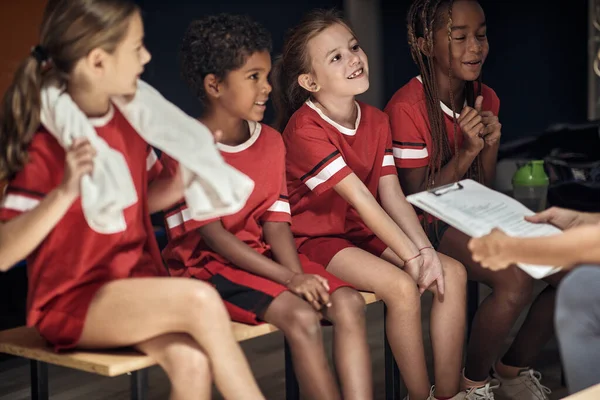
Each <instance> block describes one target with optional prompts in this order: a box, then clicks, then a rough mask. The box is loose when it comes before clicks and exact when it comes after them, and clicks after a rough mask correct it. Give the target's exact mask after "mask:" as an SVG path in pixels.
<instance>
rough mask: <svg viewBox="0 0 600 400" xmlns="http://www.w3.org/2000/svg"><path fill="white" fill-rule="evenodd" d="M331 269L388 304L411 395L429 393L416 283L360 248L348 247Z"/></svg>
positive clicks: (391, 334) (392, 338) (390, 332)
mask: <svg viewBox="0 0 600 400" xmlns="http://www.w3.org/2000/svg"><path fill="white" fill-rule="evenodd" d="M327 270H328V271H329V272H331V273H332V274H334V275H337V276H338V277H340V278H341V279H342V280H344V281H346V282H348V283H350V284H351V285H352V286H354V287H355V288H357V289H358V290H365V291H369V292H374V293H375V294H376V295H377V296H379V297H380V298H381V299H382V300H383V301H384V302H385V304H386V305H387V307H388V315H387V331H386V333H387V337H388V340H389V342H390V347H391V348H392V352H393V353H394V357H395V359H396V362H397V363H398V367H399V368H400V372H401V374H402V378H403V380H404V382H405V383H406V387H407V388H408V393H409V395H410V398H411V399H414V400H421V399H426V398H427V397H428V396H429V389H430V386H431V385H430V382H429V377H428V376H427V366H426V364H425V350H424V347H423V335H422V329H421V300H420V296H419V291H418V290H417V285H416V283H415V282H414V281H413V280H412V278H411V277H410V276H409V275H408V274H406V273H405V272H404V271H402V270H401V269H400V268H398V267H396V266H395V265H393V264H390V263H389V262H387V261H384V260H382V259H381V258H379V257H375V256H374V255H372V254H370V253H368V252H366V251H364V250H361V249H359V248H355V247H351V248H346V249H344V250H342V251H340V252H339V253H337V254H336V255H335V256H334V257H333V259H332V260H331V261H330V262H329V265H328V266H327Z"/></svg>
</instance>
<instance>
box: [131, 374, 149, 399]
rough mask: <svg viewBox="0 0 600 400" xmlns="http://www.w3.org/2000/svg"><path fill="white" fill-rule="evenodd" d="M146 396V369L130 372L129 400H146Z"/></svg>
mask: <svg viewBox="0 0 600 400" xmlns="http://www.w3.org/2000/svg"><path fill="white" fill-rule="evenodd" d="M147 397H148V369H141V370H139V371H133V372H132V373H131V400H146V398H147Z"/></svg>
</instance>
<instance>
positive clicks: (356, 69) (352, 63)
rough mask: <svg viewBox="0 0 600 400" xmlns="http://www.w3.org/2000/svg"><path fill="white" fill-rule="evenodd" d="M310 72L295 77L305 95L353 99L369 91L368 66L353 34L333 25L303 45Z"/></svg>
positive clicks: (337, 25) (341, 26)
mask: <svg viewBox="0 0 600 400" xmlns="http://www.w3.org/2000/svg"><path fill="white" fill-rule="evenodd" d="M307 46H308V47H307V50H308V56H309V58H310V65H311V68H312V72H310V73H308V74H303V75H301V76H300V77H299V82H300V84H301V85H302V86H303V87H305V88H307V89H308V90H309V91H314V90H313V89H318V91H319V92H321V93H327V94H331V95H334V96H340V97H345V96H355V95H358V94H361V93H364V92H366V91H367V89H369V62H368V59H367V55H366V54H365V52H364V51H363V50H362V48H361V47H360V45H359V44H358V40H357V39H356V37H355V36H354V34H353V33H352V32H351V31H350V30H349V29H348V28H347V27H346V26H345V25H342V24H338V23H336V24H333V25H331V26H329V27H328V28H326V29H324V30H323V31H322V32H320V33H319V34H317V35H316V36H315V37H313V38H312V39H311V40H310V41H309V42H308V44H307Z"/></svg>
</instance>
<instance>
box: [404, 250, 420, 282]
mask: <svg viewBox="0 0 600 400" xmlns="http://www.w3.org/2000/svg"><path fill="white" fill-rule="evenodd" d="M423 262H424V260H423V255H422V254H419V256H417V257H415V258H412V259H409V260H408V262H404V265H403V266H402V269H403V270H404V272H406V273H407V274H408V275H409V276H410V277H411V278H413V280H414V281H415V282H419V277H420V276H421V269H422V268H423Z"/></svg>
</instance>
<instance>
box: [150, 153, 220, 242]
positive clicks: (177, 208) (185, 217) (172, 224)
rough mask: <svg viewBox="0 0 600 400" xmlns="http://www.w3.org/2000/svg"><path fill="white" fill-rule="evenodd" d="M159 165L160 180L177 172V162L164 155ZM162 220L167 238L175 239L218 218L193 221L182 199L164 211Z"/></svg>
mask: <svg viewBox="0 0 600 400" xmlns="http://www.w3.org/2000/svg"><path fill="white" fill-rule="evenodd" d="M160 165H161V169H162V173H161V174H160V176H161V177H162V178H169V177H171V176H173V175H174V174H175V172H176V171H177V167H178V162H177V161H175V160H174V159H172V158H171V157H169V156H168V155H166V154H165V153H162V155H161V158H160ZM164 218H165V226H166V228H167V232H168V235H169V238H171V239H174V238H177V237H179V236H181V235H183V234H185V233H186V232H189V231H193V230H195V229H198V228H200V227H202V226H204V225H206V224H209V223H211V222H214V221H218V220H219V218H213V219H208V220H204V221H197V220H195V219H193V218H192V215H191V213H190V210H189V209H188V207H187V204H186V203H185V199H184V198H182V199H181V200H180V201H179V202H177V203H176V204H175V205H174V206H172V207H171V208H169V209H167V210H165V212H164Z"/></svg>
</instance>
